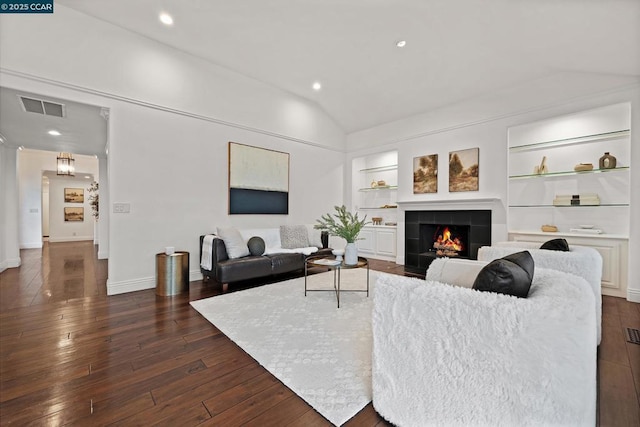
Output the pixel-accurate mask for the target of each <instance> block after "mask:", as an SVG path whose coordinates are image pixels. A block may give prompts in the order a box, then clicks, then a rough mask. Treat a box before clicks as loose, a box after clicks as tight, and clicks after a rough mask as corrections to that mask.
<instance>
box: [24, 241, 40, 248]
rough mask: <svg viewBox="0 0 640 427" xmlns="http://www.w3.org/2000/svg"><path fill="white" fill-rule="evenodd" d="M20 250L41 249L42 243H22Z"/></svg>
mask: <svg viewBox="0 0 640 427" xmlns="http://www.w3.org/2000/svg"><path fill="white" fill-rule="evenodd" d="M20 249H42V242H31V243H22V244H20Z"/></svg>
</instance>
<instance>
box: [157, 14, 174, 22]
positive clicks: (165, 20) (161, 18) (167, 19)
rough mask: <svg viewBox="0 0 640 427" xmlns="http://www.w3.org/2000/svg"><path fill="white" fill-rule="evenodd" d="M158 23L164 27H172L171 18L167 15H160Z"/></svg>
mask: <svg viewBox="0 0 640 427" xmlns="http://www.w3.org/2000/svg"><path fill="white" fill-rule="evenodd" d="M160 22H162V23H163V24H164V25H173V17H172V16H171V15H169V14H168V13H165V12H163V13H161V14H160Z"/></svg>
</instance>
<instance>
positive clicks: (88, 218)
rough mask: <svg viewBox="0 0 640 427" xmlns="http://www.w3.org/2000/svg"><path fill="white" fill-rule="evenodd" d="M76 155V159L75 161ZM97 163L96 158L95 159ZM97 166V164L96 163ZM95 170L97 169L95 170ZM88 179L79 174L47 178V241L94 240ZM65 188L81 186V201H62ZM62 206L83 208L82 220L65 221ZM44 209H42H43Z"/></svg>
mask: <svg viewBox="0 0 640 427" xmlns="http://www.w3.org/2000/svg"><path fill="white" fill-rule="evenodd" d="M77 160H78V159H77V157H76V161H77ZM96 163H97V160H96ZM96 166H97V165H96ZM96 172H97V171H96ZM91 181H92V180H89V179H84V178H83V177H82V176H80V175H76V176H75V177H73V178H72V177H59V178H58V177H52V178H50V179H49V241H50V242H71V241H75V240H94V236H93V234H94V225H95V219H94V218H93V216H92V214H91V212H92V211H91V205H90V204H89V195H90V193H89V192H88V191H87V189H88V188H89V186H90V185H91ZM65 188H81V189H83V190H84V202H83V203H67V202H65V201H64V189H65ZM64 208H83V209H84V221H65V220H64ZM43 211H44V209H43Z"/></svg>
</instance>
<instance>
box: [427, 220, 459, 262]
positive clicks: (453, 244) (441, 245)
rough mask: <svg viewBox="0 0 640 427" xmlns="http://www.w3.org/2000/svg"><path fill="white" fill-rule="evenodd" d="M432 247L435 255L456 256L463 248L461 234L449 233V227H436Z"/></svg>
mask: <svg viewBox="0 0 640 427" xmlns="http://www.w3.org/2000/svg"><path fill="white" fill-rule="evenodd" d="M433 248H434V249H435V250H436V255H437V256H447V257H456V256H459V255H460V253H461V252H462V251H463V250H464V243H463V242H462V236H460V235H455V234H452V233H451V229H449V227H447V226H444V227H442V228H441V227H438V230H437V231H436V236H435V238H434V240H433Z"/></svg>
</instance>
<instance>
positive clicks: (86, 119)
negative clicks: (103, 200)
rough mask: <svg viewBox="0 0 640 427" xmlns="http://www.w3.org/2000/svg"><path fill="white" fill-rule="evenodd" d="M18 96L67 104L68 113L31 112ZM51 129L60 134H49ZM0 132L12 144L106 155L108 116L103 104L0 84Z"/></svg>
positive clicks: (9, 144)
mask: <svg viewBox="0 0 640 427" xmlns="http://www.w3.org/2000/svg"><path fill="white" fill-rule="evenodd" d="M19 96H26V97H29V98H35V99H40V100H44V101H49V102H53V103H58V104H64V106H65V110H66V115H65V117H54V116H45V115H42V114H38V113H30V112H27V111H25V110H24V109H23V108H22V104H21V102H20V99H19ZM50 130H56V131H58V132H60V136H53V135H49V133H48V132H49V131H50ZM0 133H1V134H2V136H3V139H6V141H5V143H6V144H7V145H8V146H11V147H19V146H23V147H25V148H29V149H34V150H44V151H64V152H69V153H73V154H82V155H87V156H94V155H95V156H99V157H105V156H106V153H105V148H106V144H107V120H106V119H105V118H104V117H103V114H102V108H101V107H96V106H93V105H87V104H81V103H78V102H71V101H67V100H62V99H58V98H53V97H50V96H41V95H38V94H33V93H30V92H25V91H19V90H14V89H9V88H6V87H0Z"/></svg>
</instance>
